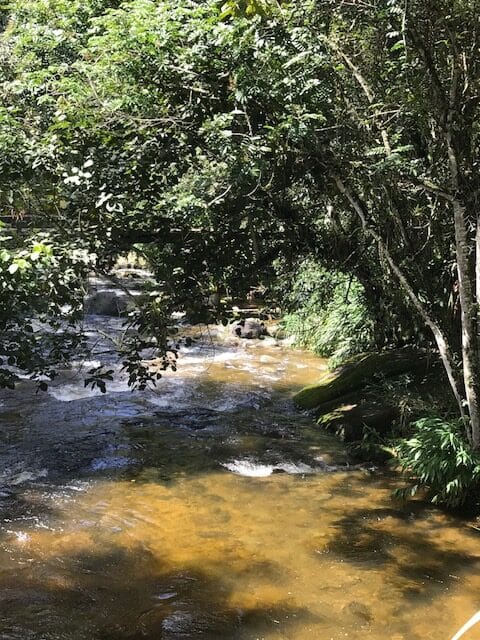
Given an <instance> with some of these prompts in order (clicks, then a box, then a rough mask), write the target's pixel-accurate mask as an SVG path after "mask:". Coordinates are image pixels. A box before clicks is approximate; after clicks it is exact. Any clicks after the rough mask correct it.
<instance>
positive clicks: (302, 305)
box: [282, 262, 373, 367]
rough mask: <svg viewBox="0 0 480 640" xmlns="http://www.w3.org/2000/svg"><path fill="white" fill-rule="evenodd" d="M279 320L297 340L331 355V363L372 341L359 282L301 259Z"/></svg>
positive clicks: (298, 343) (367, 345)
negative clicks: (284, 313)
mask: <svg viewBox="0 0 480 640" xmlns="http://www.w3.org/2000/svg"><path fill="white" fill-rule="evenodd" d="M287 304H288V306H289V307H290V308H291V309H293V311H291V312H290V313H287V314H286V315H285V316H284V318H283V321H282V324H283V326H284V328H285V330H286V332H287V334H289V335H293V336H295V341H296V344H297V345H299V346H302V347H307V348H308V349H312V350H313V351H315V352H316V353H318V354H319V355H321V356H324V357H328V358H330V364H331V366H332V367H336V366H338V365H340V364H341V363H342V362H344V361H345V360H348V358H350V357H351V356H353V355H356V354H358V353H362V352H364V351H368V350H370V349H371V348H372V345H373V323H372V319H371V317H370V315H369V312H368V309H367V306H366V303H365V297H364V294H363V289H362V286H361V285H360V284H359V282H358V281H357V280H355V278H354V277H352V276H347V275H344V274H341V273H334V272H327V271H326V270H325V269H324V268H322V267H321V266H319V265H318V264H315V263H312V262H306V263H304V264H303V265H302V266H301V267H300V269H299V272H298V275H297V277H296V278H295V280H294V281H293V285H292V288H291V291H290V293H289V295H288V298H287Z"/></svg>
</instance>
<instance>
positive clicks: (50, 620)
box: [0, 547, 316, 640]
mask: <svg viewBox="0 0 480 640" xmlns="http://www.w3.org/2000/svg"><path fill="white" fill-rule="evenodd" d="M255 571H256V573H257V574H258V573H260V572H261V573H263V574H264V575H265V577H266V578H271V577H272V573H275V567H271V566H269V565H265V566H263V567H258V566H256V567H255ZM2 582H3V580H2V578H1V577H0V586H1V587H2V588H1V591H0V594H1V595H0V629H1V632H2V635H1V637H2V639H4V640H34V639H35V640H38V639H39V638H49V639H50V638H67V637H75V638H79V639H80V638H82V639H83V638H85V639H87V638H88V639H89V640H159V639H162V640H174V639H175V640H183V639H187V638H188V639H190V638H205V639H212V640H213V639H215V638H216V639H218V638H225V639H227V638H229V639H232V640H233V639H235V638H240V637H242V638H243V637H258V634H262V633H263V632H266V631H268V630H270V631H271V630H272V629H273V630H275V629H276V628H277V627H278V625H281V626H282V629H283V631H284V632H285V631H286V630H287V629H288V625H289V624H290V623H291V622H292V623H295V624H298V623H302V622H304V623H307V622H312V621H316V616H315V615H313V614H311V613H310V612H309V611H308V610H306V609H302V608H298V607H295V606H292V605H291V604H289V603H288V602H284V603H276V604H269V603H268V602H267V603H265V604H262V603H261V602H258V603H256V604H254V605H252V606H248V607H245V606H238V605H237V604H236V603H235V601H234V599H233V600H232V584H231V583H230V584H229V583H228V581H227V580H224V579H223V578H222V577H221V576H220V575H218V574H215V573H212V574H208V573H205V572H202V571H199V570H198V568H196V567H188V566H182V567H178V568H176V569H175V570H172V569H171V568H169V567H167V566H164V565H162V562H161V561H160V560H159V559H158V557H156V556H154V555H152V554H150V553H149V552H148V550H145V549H142V548H139V547H137V548H133V549H130V550H128V552H127V551H126V550H124V549H122V548H115V547H111V548H108V549H92V550H91V551H88V552H81V553H76V554H75V553H74V554H71V555H68V556H55V557H54V558H52V559H50V560H49V561H48V563H46V564H43V565H41V568H38V567H35V566H34V567H28V568H22V569H20V570H19V572H18V573H17V576H16V579H15V580H12V578H11V577H9V579H8V583H7V584H6V585H5V584H2Z"/></svg>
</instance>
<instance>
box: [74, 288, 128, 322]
mask: <svg viewBox="0 0 480 640" xmlns="http://www.w3.org/2000/svg"><path fill="white" fill-rule="evenodd" d="M130 307H131V301H130V299H129V296H127V294H126V293H125V292H124V291H120V290H119V289H100V290H98V291H91V292H90V293H88V294H87V297H86V299H85V311H86V312H87V313H94V314H98V315H101V316H114V317H116V316H122V315H124V314H125V313H126V312H127V311H128V310H129V308H130Z"/></svg>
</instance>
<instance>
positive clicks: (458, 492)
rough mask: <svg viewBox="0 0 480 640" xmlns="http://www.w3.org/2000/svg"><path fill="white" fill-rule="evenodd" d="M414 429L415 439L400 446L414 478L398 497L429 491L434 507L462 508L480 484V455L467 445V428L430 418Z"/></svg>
mask: <svg viewBox="0 0 480 640" xmlns="http://www.w3.org/2000/svg"><path fill="white" fill-rule="evenodd" d="M413 428H414V432H413V435H412V436H411V437H410V438H408V439H404V440H400V441H399V442H398V444H397V446H396V452H397V455H398V460H399V463H400V466H401V468H402V469H403V470H404V471H405V473H406V474H407V477H409V478H410V485H409V486H408V487H407V488H405V489H402V490H400V491H399V492H397V493H398V495H400V496H403V497H406V496H414V495H415V494H416V493H417V492H418V491H419V490H421V489H424V488H426V489H427V490H428V492H429V494H430V496H431V500H432V502H434V503H442V504H445V505H447V506H450V507H456V506H460V505H462V504H463V503H464V502H465V501H466V500H467V499H468V498H469V497H471V494H472V492H474V491H476V490H477V489H478V485H479V481H480V455H479V454H478V453H477V452H475V451H473V450H472V448H471V446H470V445H469V443H468V442H467V441H466V439H465V429H464V425H463V424H462V423H461V421H459V420H452V421H450V422H447V421H444V420H442V419H441V418H438V417H427V418H422V419H421V420H418V421H417V422H416V423H414V425H413Z"/></svg>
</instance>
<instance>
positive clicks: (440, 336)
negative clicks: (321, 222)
mask: <svg viewBox="0 0 480 640" xmlns="http://www.w3.org/2000/svg"><path fill="white" fill-rule="evenodd" d="M332 178H333V179H334V180H335V183H336V185H337V187H338V190H339V191H340V193H342V194H343V195H344V196H345V197H346V198H347V200H348V201H349V202H350V204H351V206H352V207H353V209H354V210H355V212H356V213H357V214H358V216H359V218H360V221H361V223H362V227H363V230H364V233H365V234H366V235H369V236H370V237H371V238H373V239H374V240H375V242H376V243H377V246H378V250H379V253H380V255H383V256H384V257H385V259H386V261H387V263H388V265H389V267H390V268H391V270H392V272H393V273H394V275H395V276H396V277H397V279H398V281H399V283H400V286H401V287H402V289H403V290H404V292H405V294H406V295H407V297H408V299H409V300H410V303H411V304H412V305H413V307H414V308H415V309H416V310H417V312H418V313H419V315H420V316H421V318H422V319H423V321H424V322H425V324H426V325H427V327H428V328H429V329H430V330H431V332H432V334H433V336H434V338H435V342H436V343H437V347H438V351H439V354H440V358H441V360H442V364H443V366H444V368H445V371H446V373H447V377H448V380H449V382H450V386H451V388H452V391H453V394H454V396H455V399H456V401H457V404H458V408H459V411H460V415H461V416H462V418H466V416H465V409H464V400H463V394H462V389H461V385H460V383H459V379H458V378H459V376H458V373H457V367H456V365H455V359H454V357H453V354H452V350H451V348H450V345H449V343H448V340H447V338H446V336H445V335H444V333H443V331H442V329H441V327H440V325H439V324H438V323H437V322H436V321H435V319H434V318H433V317H432V316H431V314H430V313H429V311H428V309H427V308H426V307H425V305H424V304H423V303H422V302H421V300H420V298H419V297H418V296H417V294H416V293H415V291H414V290H413V288H412V287H411V285H410V283H409V282H408V280H407V278H406V276H405V274H404V273H403V271H402V270H401V269H400V267H399V266H398V265H397V264H396V262H395V261H394V259H393V257H392V255H391V253H390V251H389V250H388V247H387V245H386V244H385V242H384V240H383V238H382V237H381V236H380V235H379V234H378V233H377V232H376V230H375V229H373V228H372V227H371V226H369V224H368V222H367V216H366V211H365V209H364V205H363V204H362V202H361V200H360V199H359V198H357V197H356V196H355V195H354V193H353V192H352V190H351V189H350V188H348V187H347V186H346V185H345V183H344V182H343V180H342V179H341V178H340V176H339V175H337V174H332ZM476 406H477V407H478V405H476ZM476 415H477V417H478V412H477V414H476ZM472 444H473V442H472Z"/></svg>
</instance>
